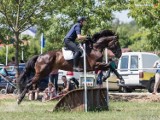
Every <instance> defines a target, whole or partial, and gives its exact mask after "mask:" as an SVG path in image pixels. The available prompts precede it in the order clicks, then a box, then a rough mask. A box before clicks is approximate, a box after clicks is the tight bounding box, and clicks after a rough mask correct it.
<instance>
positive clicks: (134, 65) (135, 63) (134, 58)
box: [130, 56, 138, 71]
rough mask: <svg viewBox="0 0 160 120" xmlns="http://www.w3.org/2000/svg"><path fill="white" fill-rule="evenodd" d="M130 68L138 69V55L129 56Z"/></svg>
mask: <svg viewBox="0 0 160 120" xmlns="http://www.w3.org/2000/svg"><path fill="white" fill-rule="evenodd" d="M130 68H131V70H132V71H135V70H134V69H137V70H138V56H131V64H130Z"/></svg>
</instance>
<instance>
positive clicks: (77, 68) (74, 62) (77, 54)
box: [73, 52, 83, 72]
mask: <svg viewBox="0 0 160 120" xmlns="http://www.w3.org/2000/svg"><path fill="white" fill-rule="evenodd" d="M80 55H81V53H80V52H76V53H75V54H74V58H73V64H74V65H73V71H74V72H81V71H82V70H83V69H81V68H79V67H78V64H79V58H80Z"/></svg>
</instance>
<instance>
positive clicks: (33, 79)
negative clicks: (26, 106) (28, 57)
mask: <svg viewBox="0 0 160 120" xmlns="http://www.w3.org/2000/svg"><path fill="white" fill-rule="evenodd" d="M37 79H38V78H37V77H33V78H32V79H31V80H29V81H30V82H29V83H28V84H27V85H26V87H25V89H24V90H23V92H22V93H21V94H20V95H19V97H18V99H17V103H18V104H20V103H21V102H22V100H23V98H24V97H25V95H26V93H27V91H28V90H29V89H30V88H31V86H32V84H33V83H35V81H37Z"/></svg>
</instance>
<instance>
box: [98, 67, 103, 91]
mask: <svg viewBox="0 0 160 120" xmlns="http://www.w3.org/2000/svg"><path fill="white" fill-rule="evenodd" d="M102 77H103V71H102V70H98V72H97V86H98V87H99V88H102V86H103V80H102Z"/></svg>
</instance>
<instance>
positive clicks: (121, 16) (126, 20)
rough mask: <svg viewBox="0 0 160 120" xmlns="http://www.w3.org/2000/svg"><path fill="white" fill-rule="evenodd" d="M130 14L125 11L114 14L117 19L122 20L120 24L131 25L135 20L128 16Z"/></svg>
mask: <svg viewBox="0 0 160 120" xmlns="http://www.w3.org/2000/svg"><path fill="white" fill-rule="evenodd" d="M128 12H129V11H128V10H123V11H121V12H114V13H113V14H114V15H115V18H118V19H119V20H120V22H123V23H129V22H130V21H132V20H133V18H131V17H128V16H127V14H128Z"/></svg>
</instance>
